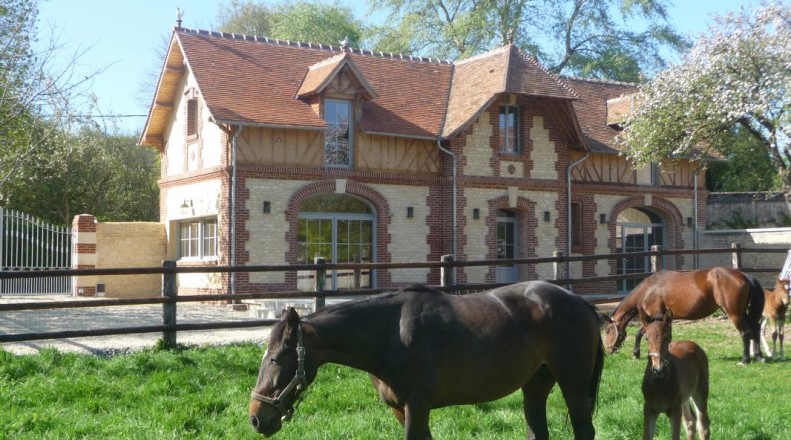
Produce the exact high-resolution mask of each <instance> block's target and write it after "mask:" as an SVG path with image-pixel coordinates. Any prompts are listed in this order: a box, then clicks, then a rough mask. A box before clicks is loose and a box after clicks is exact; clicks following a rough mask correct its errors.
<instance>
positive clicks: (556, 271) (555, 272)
mask: <svg viewBox="0 0 791 440" xmlns="http://www.w3.org/2000/svg"><path fill="white" fill-rule="evenodd" d="M552 256H553V257H555V258H559V257H562V256H563V252H561V251H552ZM562 267H563V263H562V261H555V262H554V263H552V279H553V280H559V279H560V278H561V276H562V275H561V270H562Z"/></svg>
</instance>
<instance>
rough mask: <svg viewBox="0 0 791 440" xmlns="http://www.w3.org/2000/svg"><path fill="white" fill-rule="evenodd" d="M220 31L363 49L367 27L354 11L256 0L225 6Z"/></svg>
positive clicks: (317, 4)
mask: <svg viewBox="0 0 791 440" xmlns="http://www.w3.org/2000/svg"><path fill="white" fill-rule="evenodd" d="M217 21H218V22H219V29H220V30H222V31H225V32H236V33H243V34H247V35H261V36H266V37H271V38H279V39H283V40H296V41H304V42H312V43H322V44H329V45H333V46H337V45H338V44H339V42H340V41H346V42H347V44H348V45H350V46H353V47H358V46H360V43H361V41H362V38H363V33H364V30H363V25H362V23H360V22H359V21H358V20H356V19H355V18H354V14H352V11H351V9H349V8H347V7H343V6H339V5H331V4H327V3H321V2H318V1H299V2H296V3H288V2H283V3H277V4H274V5H272V6H268V5H267V4H266V3H264V2H257V1H254V0H245V1H240V0H233V1H231V2H230V4H229V5H221V6H220V12H219V13H218V15H217Z"/></svg>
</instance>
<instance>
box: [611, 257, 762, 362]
mask: <svg viewBox="0 0 791 440" xmlns="http://www.w3.org/2000/svg"><path fill="white" fill-rule="evenodd" d="M660 306H664V307H667V308H670V309H672V310H673V313H674V314H675V317H676V319H684V320H695V319H703V318H705V317H707V316H709V315H711V314H712V313H714V312H715V311H716V310H717V309H722V311H723V312H725V314H726V315H728V318H729V319H730V320H731V322H732V323H733V326H734V327H736V329H737V330H738V331H739V334H740V335H741V337H742V342H743V345H744V349H743V352H742V359H741V362H742V363H744V364H746V363H749V362H750V353H751V348H752V350H753V352H754V353H755V358H756V360H758V361H760V360H763V356H762V354H761V347H760V344H759V342H758V338H759V334H760V319H761V313H762V311H763V308H764V291H763V287H761V283H759V282H758V280H756V279H755V278H753V277H752V276H750V275H747V274H745V273H743V272H741V271H738V270H736V269H730V268H727V267H712V268H709V269H700V270H694V271H689V272H675V271H660V272H657V273H655V274H653V275H651V276H649V277H648V278H646V279H645V280H643V282H642V283H640V284H638V285H637V287H635V288H634V290H632V292H631V293H630V294H629V295H627V296H626V297H625V298H624V299H623V300H621V302H620V303H619V304H618V306H617V307H616V308H615V311H613V313H612V316H611V317H610V319H609V322H608V323H607V324H606V326H605V334H604V346H605V348H606V349H607V351H609V352H610V353H614V352H616V351H618V349H620V348H621V345H622V344H623V341H624V339H625V338H626V326H627V325H628V324H629V322H630V321H631V320H632V319H634V318H635V317H636V316H637V315H638V312H639V311H641V310H642V311H645V312H647V313H648V314H649V315H650V314H652V312H656V311H657V310H658V307H660ZM642 336H643V330H642V328H641V329H640V330H639V331H638V333H637V336H635V341H634V350H633V352H632V353H633V355H634V357H635V359H637V358H639V357H640V339H641V338H642ZM751 344H752V347H751Z"/></svg>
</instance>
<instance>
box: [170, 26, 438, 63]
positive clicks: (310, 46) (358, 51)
mask: <svg viewBox="0 0 791 440" xmlns="http://www.w3.org/2000/svg"><path fill="white" fill-rule="evenodd" d="M176 32H182V33H186V34H192V35H198V36H208V37H215V38H222V39H230V40H242V41H254V42H256V43H263V44H274V45H277V46H288V47H297V48H303V49H313V50H325V51H328V52H341V51H344V49H343V48H342V47H341V46H333V45H331V44H323V43H311V42H304V41H291V40H281V39H278V38H269V37H259V36H257V35H252V36H251V35H246V34H235V33H230V32H221V31H212V30H205V29H188V28H179V29H177V30H176ZM346 51H348V52H349V53H352V54H355V53H356V54H358V55H364V56H373V57H377V58H385V59H393V60H402V61H410V62H417V63H426V64H447V65H453V62H451V61H450V60H442V59H439V58H432V57H422V56H415V55H406V54H399V53H392V52H389V53H385V52H381V51H380V52H375V51H373V50H370V49H363V48H347V49H346Z"/></svg>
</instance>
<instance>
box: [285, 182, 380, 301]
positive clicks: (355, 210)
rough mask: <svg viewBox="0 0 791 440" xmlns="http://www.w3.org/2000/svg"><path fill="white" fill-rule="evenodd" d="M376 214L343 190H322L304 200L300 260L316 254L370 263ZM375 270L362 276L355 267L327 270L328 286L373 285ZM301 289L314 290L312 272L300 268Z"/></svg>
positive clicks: (309, 260) (333, 260)
mask: <svg viewBox="0 0 791 440" xmlns="http://www.w3.org/2000/svg"><path fill="white" fill-rule="evenodd" d="M375 221H376V215H375V214H374V211H373V209H372V208H371V207H370V206H369V205H368V204H367V203H366V202H364V201H363V200H360V199H358V198H356V197H353V196H349V195H343V194H334V193H333V194H322V195H318V196H315V197H312V198H310V199H308V200H305V201H304V202H303V203H302V206H301V207H300V210H299V231H298V234H297V241H298V251H299V254H298V263H299V264H311V263H313V262H314V261H315V258H316V257H323V258H324V259H325V261H326V262H328V263H370V262H373V261H375V260H376V255H375V253H376V243H375V240H374V239H375V234H374V230H375ZM373 278H374V277H373V273H371V272H369V271H364V272H363V273H362V274H361V276H360V277H359V279H357V277H356V276H355V274H354V271H352V270H337V271H328V273H327V280H326V283H325V288H327V289H352V288H356V287H373V285H374V280H373ZM298 279H299V281H298V282H299V285H298V288H299V290H313V289H314V280H313V273H312V272H310V271H300V273H299V274H298Z"/></svg>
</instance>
